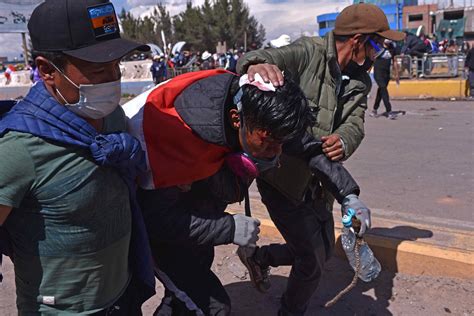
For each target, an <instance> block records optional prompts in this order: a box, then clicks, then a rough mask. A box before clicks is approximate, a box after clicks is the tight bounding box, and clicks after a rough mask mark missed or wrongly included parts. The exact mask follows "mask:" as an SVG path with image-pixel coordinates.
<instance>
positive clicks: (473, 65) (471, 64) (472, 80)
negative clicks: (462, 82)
mask: <svg viewBox="0 0 474 316" xmlns="http://www.w3.org/2000/svg"><path fill="white" fill-rule="evenodd" d="M473 50H474V47H471V48H470V49H469V50H468V52H467V55H466V63H465V64H464V67H465V68H466V69H467V71H468V76H469V77H468V78H469V90H470V91H469V98H470V99H474V52H473Z"/></svg>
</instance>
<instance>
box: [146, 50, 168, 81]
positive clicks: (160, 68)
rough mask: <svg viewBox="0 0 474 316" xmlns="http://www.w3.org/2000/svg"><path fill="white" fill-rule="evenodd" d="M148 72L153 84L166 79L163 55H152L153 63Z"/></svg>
mask: <svg viewBox="0 0 474 316" xmlns="http://www.w3.org/2000/svg"><path fill="white" fill-rule="evenodd" d="M150 72H151V75H152V77H153V82H154V83H155V84H159V83H160V82H163V81H165V80H166V76H167V73H166V63H165V61H164V60H163V56H159V55H155V56H153V63H152V64H151V67H150Z"/></svg>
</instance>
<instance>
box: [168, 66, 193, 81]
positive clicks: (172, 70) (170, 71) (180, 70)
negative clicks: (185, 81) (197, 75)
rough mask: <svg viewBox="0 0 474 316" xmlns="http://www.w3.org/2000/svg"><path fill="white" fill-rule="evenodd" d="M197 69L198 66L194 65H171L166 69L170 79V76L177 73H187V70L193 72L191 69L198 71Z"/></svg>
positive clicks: (177, 74) (172, 76) (174, 75)
mask: <svg viewBox="0 0 474 316" xmlns="http://www.w3.org/2000/svg"><path fill="white" fill-rule="evenodd" d="M198 70H199V67H195V66H190V67H175V68H171V67H168V69H167V71H168V76H167V77H168V79H171V78H174V77H176V76H179V75H182V74H185V73H188V72H193V71H198Z"/></svg>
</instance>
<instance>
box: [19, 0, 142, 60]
mask: <svg viewBox="0 0 474 316" xmlns="http://www.w3.org/2000/svg"><path fill="white" fill-rule="evenodd" d="M28 30H29V31H30V37H31V42H32V44H33V48H34V50H36V51H50V52H62V53H64V54H65V55H68V56H72V57H76V58H79V59H81V60H85V61H89V62H95V63H106V62H110V61H113V60H116V59H120V58H122V57H123V56H125V55H127V54H128V53H130V52H132V51H134V50H138V51H142V52H146V51H149V50H150V47H149V46H148V45H143V44H140V43H137V42H134V41H130V40H126V39H123V38H121V37H120V28H119V24H118V19H117V15H116V14H115V9H114V6H113V4H112V3H110V2H109V1H107V0H46V1H44V2H43V3H41V4H40V5H38V6H37V7H36V8H35V10H34V11H33V13H32V14H31V18H30V21H29V22H28Z"/></svg>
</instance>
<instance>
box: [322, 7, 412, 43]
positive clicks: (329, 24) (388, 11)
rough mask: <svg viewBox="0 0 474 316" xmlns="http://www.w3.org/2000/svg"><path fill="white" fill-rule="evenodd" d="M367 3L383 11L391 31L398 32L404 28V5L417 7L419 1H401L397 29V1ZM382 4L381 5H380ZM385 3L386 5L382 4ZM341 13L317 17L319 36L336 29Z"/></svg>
mask: <svg viewBox="0 0 474 316" xmlns="http://www.w3.org/2000/svg"><path fill="white" fill-rule="evenodd" d="M364 2H365V3H373V4H376V5H378V6H379V7H380V9H382V11H383V12H384V13H385V15H386V16H387V20H388V24H389V25H390V29H393V30H397V29H401V28H402V21H403V18H402V13H403V6H404V5H413V3H414V5H416V4H417V2H418V1H417V0H405V1H402V0H399V1H398V2H399V4H398V27H397V5H396V1H395V0H373V1H364ZM354 3H359V1H354ZM378 3H381V4H378ZM382 3H384V4H382ZM338 15H339V13H326V14H321V15H318V16H317V17H316V21H317V22H318V25H319V36H324V35H326V33H327V32H329V31H331V30H333V29H334V23H335V22H336V18H337V16H338Z"/></svg>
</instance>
